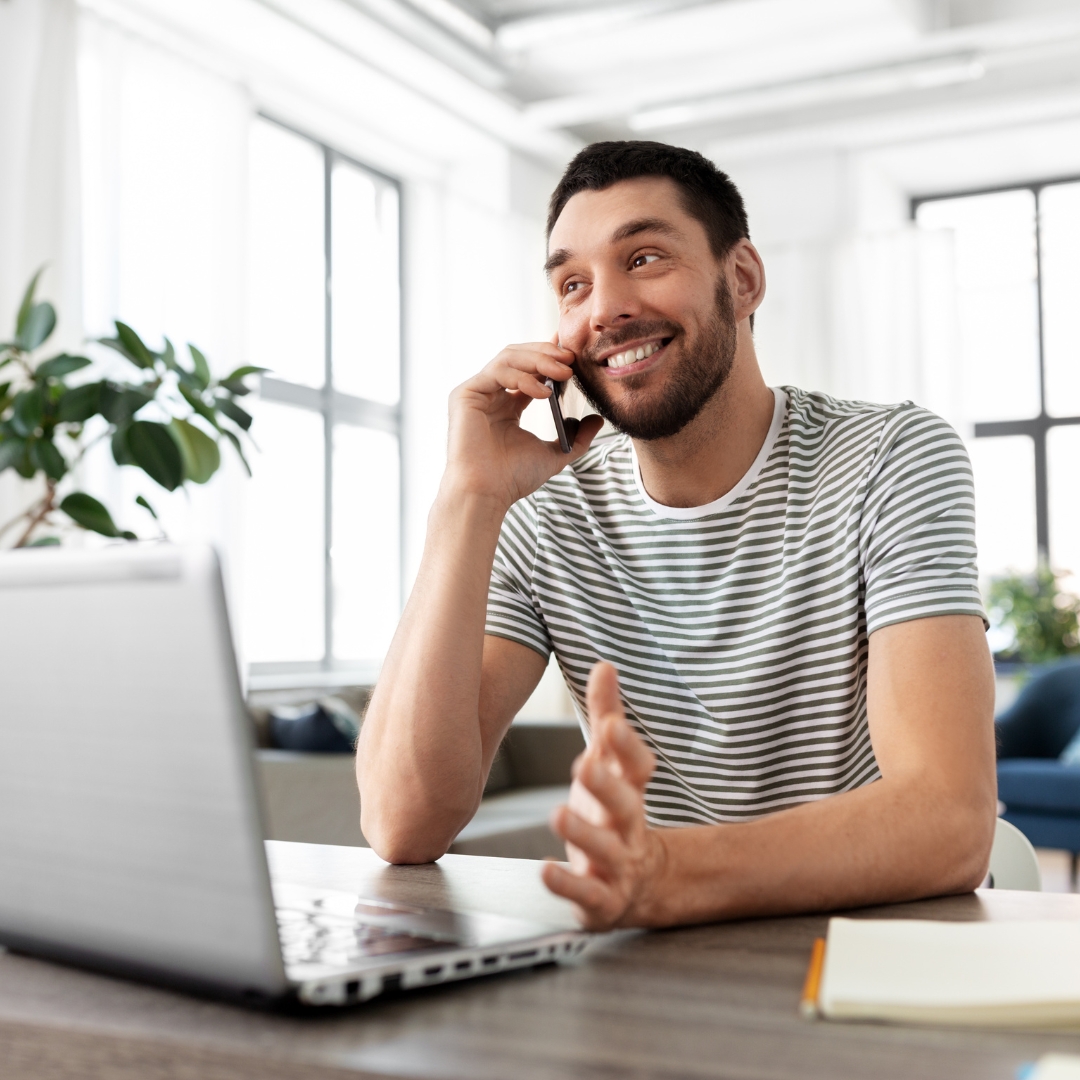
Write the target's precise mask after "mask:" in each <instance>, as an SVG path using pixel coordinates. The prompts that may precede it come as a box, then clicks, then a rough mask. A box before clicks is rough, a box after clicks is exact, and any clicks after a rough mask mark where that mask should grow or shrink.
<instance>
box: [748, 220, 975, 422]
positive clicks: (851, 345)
mask: <svg viewBox="0 0 1080 1080" xmlns="http://www.w3.org/2000/svg"><path fill="white" fill-rule="evenodd" d="M762 254H763V257H764V260H765V269H766V276H767V280H768V292H767V295H766V299H765V303H764V304H763V305H762V309H761V312H760V314H759V316H758V329H757V333H756V339H757V346H758V352H759V355H760V357H761V362H762V368H763V370H764V372H765V375H766V378H767V379H768V381H769V382H770V383H771V384H774V385H775V384H777V383H780V382H787V383H792V384H794V385H796V386H801V387H803V388H805V389H808V390H824V391H825V392H827V393H830V394H834V395H836V396H837V397H841V398H852V399H856V400H862V401H876V402H884V403H888V402H898V401H904V400H907V399H910V400H912V401H914V402H916V403H917V404H919V405H923V406H925V407H926V408H928V409H931V410H932V411H934V412H936V413H938V414H939V415H940V416H943V417H944V418H945V419H946V420H948V421H949V423H951V424H953V425H954V426H955V427H956V428H957V430H959V431H960V433H961V434H962V435H965V436H966V435H967V434H968V429H969V427H970V418H969V417H967V416H965V415H964V409H963V400H964V395H963V385H962V370H961V364H960V350H959V339H958V328H957V317H956V297H955V284H954V277H953V269H952V237H951V234H949V233H947V232H929V231H925V230H919V229H916V228H914V227H913V226H912V227H910V228H905V229H900V230H896V231H892V232H886V233H876V234H867V235H862V236H856V237H850V238H847V239H844V240H842V241H839V242H836V243H827V242H821V243H809V244H796V245H785V246H783V247H775V248H772V249H770V248H765V250H764V251H763V253H762Z"/></svg>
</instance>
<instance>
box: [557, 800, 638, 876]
mask: <svg viewBox="0 0 1080 1080" xmlns="http://www.w3.org/2000/svg"><path fill="white" fill-rule="evenodd" d="M548 824H549V825H550V826H551V830H552V832H554V833H555V835H556V836H558V837H559V838H560V839H562V840H565V841H566V843H567V844H571V845H573V846H574V847H576V848H577V849H578V850H579V851H580V852H581V853H582V854H583V855H584V856H585V857H586V858H587V859H588V860H589V865H590V866H591V867H592V869H593V870H594V871H598V872H599V873H600V876H601V877H612V876H614V874H615V872H616V870H617V868H618V866H619V865H620V864H621V862H622V860H623V859H625V857H626V846H625V845H624V844H623V843H622V841H621V840H620V838H619V836H618V834H617V833H616V832H614V831H613V830H612V829H605V828H603V827H602V826H598V825H593V824H592V823H591V822H588V821H586V820H585V819H584V818H582V817H580V816H579V815H578V814H575V813H574V811H573V810H571V809H570V808H569V807H568V806H557V807H556V808H555V809H554V810H552V812H551V817H550V819H549V821H548Z"/></svg>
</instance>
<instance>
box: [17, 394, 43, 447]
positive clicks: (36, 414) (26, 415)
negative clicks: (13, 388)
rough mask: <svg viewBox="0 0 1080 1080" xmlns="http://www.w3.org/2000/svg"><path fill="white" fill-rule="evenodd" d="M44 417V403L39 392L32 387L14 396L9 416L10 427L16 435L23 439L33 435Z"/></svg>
mask: <svg viewBox="0 0 1080 1080" xmlns="http://www.w3.org/2000/svg"><path fill="white" fill-rule="evenodd" d="M44 417H45V407H44V402H43V401H42V400H41V392H40V391H39V390H38V389H37V387H34V389H33V390H24V391H23V392H22V393H21V394H16V395H15V402H14V409H13V411H12V414H11V426H12V427H13V428H14V429H15V432H16V434H18V435H22V436H24V437H27V436H30V435H33V434H34V432H35V431H37V429H38V428H39V427H41V421H42V420H43V419H44Z"/></svg>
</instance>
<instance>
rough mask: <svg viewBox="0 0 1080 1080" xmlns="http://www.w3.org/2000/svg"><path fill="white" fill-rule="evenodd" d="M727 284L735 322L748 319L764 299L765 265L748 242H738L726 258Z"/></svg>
mask: <svg viewBox="0 0 1080 1080" xmlns="http://www.w3.org/2000/svg"><path fill="white" fill-rule="evenodd" d="M727 271H728V284H729V285H730V287H731V300H732V303H733V304H734V305H735V321H736V322H737V323H739V322H742V321H743V319H748V318H749V317H750V316H751V315H753V314H754V312H755V311H757V309H758V308H759V307H760V306H761V301H762V300H764V299H765V264H764V263H763V262H762V261H761V256H760V255H759V254H758V249H757V248H756V247H754V245H753V244H751V243H750V241H749V240H745V239H744V240H740V241H738V243H736V245H735V247H734V248H732V250H731V252H730V253H729V254H728V258H727Z"/></svg>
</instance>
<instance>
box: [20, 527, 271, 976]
mask: <svg viewBox="0 0 1080 1080" xmlns="http://www.w3.org/2000/svg"><path fill="white" fill-rule="evenodd" d="M0 612H2V618H0V666H2V669H3V673H4V674H3V700H2V704H0V942H2V943H5V944H8V945H11V946H13V947H16V948H21V949H23V950H25V951H28V952H36V953H41V954H45V955H50V956H54V957H56V958H59V959H67V960H72V961H75V962H79V963H89V964H92V965H94V966H104V967H108V968H111V969H114V970H117V971H120V972H124V973H130V974H135V975H144V976H148V977H152V978H155V979H163V978H164V979H166V980H168V981H172V982H175V983H179V984H182V985H190V986H192V987H205V988H207V989H210V990H213V991H215V992H219V993H220V992H225V993H232V994H240V995H256V996H270V997H272V996H277V995H280V994H283V993H284V992H285V991H286V986H287V984H286V978H285V973H284V970H283V967H282V959H281V950H280V945H279V942H278V936H277V928H276V923H275V919H274V912H273V906H272V903H271V895H270V883H269V877H268V872H267V867H266V858H265V852H264V849H263V843H262V828H261V824H260V821H259V818H258V809H257V807H258V803H257V799H256V793H255V790H254V777H253V769H252V760H251V759H252V749H253V747H252V735H251V730H250V724H249V722H248V720H247V717H246V715H245V712H244V707H243V702H242V698H241V693H240V687H239V682H238V678H237V671H236V662H235V657H234V654H233V648H232V642H231V640H230V637H229V631H228V619H227V616H226V610H225V599H224V594H223V591H222V588H221V578H220V572H219V569H218V563H217V558H216V556H215V554H214V552H213V551H212V549H210V548H209V547H174V546H171V545H164V544H163V545H153V546H150V545H134V544H132V545H125V546H117V547H111V548H107V549H104V550H98V551H79V550H62V551H57V550H55V549H52V550H41V551H15V552H5V553H4V554H2V555H0Z"/></svg>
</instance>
